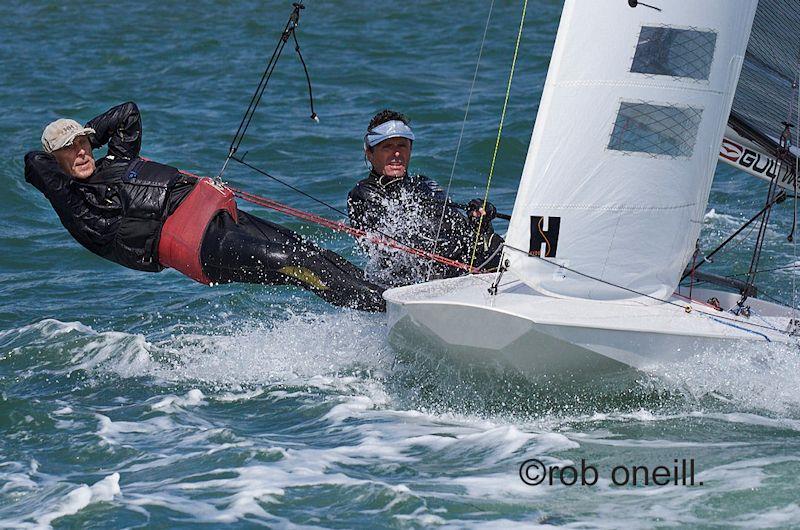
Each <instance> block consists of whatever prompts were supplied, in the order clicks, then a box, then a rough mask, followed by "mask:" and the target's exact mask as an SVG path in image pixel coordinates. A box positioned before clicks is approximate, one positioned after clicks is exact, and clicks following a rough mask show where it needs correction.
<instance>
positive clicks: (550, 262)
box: [503, 243, 785, 340]
mask: <svg viewBox="0 0 800 530" xmlns="http://www.w3.org/2000/svg"><path fill="white" fill-rule="evenodd" d="M503 246H504V247H505V248H507V249H509V250H513V251H516V252H521V253H523V254H525V255H527V256H530V257H532V258H536V259H538V260H540V261H543V262H545V263H548V264H550V265H552V266H553V267H557V268H558V269H563V270H565V271H568V272H572V273H574V274H577V275H578V276H582V277H584V278H587V279H589V280H594V281H596V282H600V283H602V284H605V285H608V286H610V287H615V288H617V289H621V290H623V291H627V292H629V293H632V294H635V295H638V296H641V297H643V298H648V299H650V300H654V301H656V302H662V303H664V304H669V305H671V306H674V307H678V308H680V309H682V310H683V311H685V312H686V313H690V312H691V313H694V312H697V313H699V314H701V315H703V316H706V317H712V318H715V319H720V320H727V321H730V322H735V323H736V324H739V325H746V326H753V327H756V328H762V329H769V330H770V331H777V332H779V333H785V332H784V331H783V330H780V329H778V328H775V327H772V326H765V325H760V324H754V323H752V322H743V321H742V320H741V319H736V318H730V317H726V316H724V315H718V314H711V313H705V312H703V311H700V310H694V309H692V307H691V306H685V305H681V304H679V303H677V302H673V301H671V300H666V299H663V298H659V297H657V296H653V295H650V294H647V293H643V292H640V291H637V290H636V289H631V288H630V287H625V286H624V285H619V284H616V283H614V282H610V281H608V280H604V279H602V278H598V277H597V276H592V275H591V274H587V273H585V272H580V271H578V270H575V269H572V268H570V267H567V266H566V265H563V264H561V263H556V262H554V261H550V260H549V259H547V258H544V257H542V256H536V255H534V254H531V253H530V252H528V251H526V250H522V249H520V248H516V247H512V246H511V245H509V244H508V243H505V244H504V245H503ZM748 331H749V330H748ZM767 340H769V339H767Z"/></svg>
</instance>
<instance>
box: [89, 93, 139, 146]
mask: <svg viewBox="0 0 800 530" xmlns="http://www.w3.org/2000/svg"><path fill="white" fill-rule="evenodd" d="M86 126H87V127H91V128H92V129H94V130H95V134H92V135H89V141H90V142H91V143H92V148H93V149H97V148H98V147H102V146H104V145H105V144H108V154H109V155H112V156H115V157H121V158H136V157H137V156H139V151H140V150H141V149H142V117H141V115H140V114H139V107H137V106H136V103H134V102H133V101H128V102H127V103H123V104H122V105H117V106H116V107H111V108H110V109H108V110H107V111H105V112H104V113H102V114H101V115H99V116H97V117H95V118H92V119H91V120H89V123H87V124H86Z"/></svg>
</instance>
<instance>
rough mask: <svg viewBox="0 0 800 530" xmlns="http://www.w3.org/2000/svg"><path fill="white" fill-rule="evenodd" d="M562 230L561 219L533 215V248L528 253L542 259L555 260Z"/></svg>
mask: <svg viewBox="0 0 800 530" xmlns="http://www.w3.org/2000/svg"><path fill="white" fill-rule="evenodd" d="M560 228H561V218H560V217H547V216H539V215H531V247H530V250H528V253H529V254H530V255H531V256H538V257H540V258H555V257H556V250H557V249H558V231H559V229H560Z"/></svg>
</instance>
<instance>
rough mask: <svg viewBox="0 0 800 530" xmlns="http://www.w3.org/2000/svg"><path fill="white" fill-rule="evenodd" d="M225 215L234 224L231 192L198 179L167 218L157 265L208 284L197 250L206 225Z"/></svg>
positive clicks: (236, 219) (159, 245) (234, 209)
mask: <svg viewBox="0 0 800 530" xmlns="http://www.w3.org/2000/svg"><path fill="white" fill-rule="evenodd" d="M222 211H225V212H228V213H229V214H230V215H231V217H233V220H234V221H236V222H238V217H237V215H236V200H235V199H234V195H233V191H231V190H230V189H229V188H227V187H225V186H222V185H219V184H216V183H214V181H213V180H211V179H210V178H202V179H200V180H199V181H198V182H197V184H196V185H195V187H194V189H192V191H191V192H190V193H189V195H188V196H187V197H186V199H184V200H183V202H182V203H181V204H180V205H179V206H178V208H177V209H176V210H175V212H174V213H173V214H172V215H170V216H169V217H167V220H166V222H165V223H164V227H163V228H162V229H161V239H160V241H159V243H158V260H159V262H161V265H163V266H165V267H171V268H173V269H175V270H177V271H179V272H182V273H183V274H185V275H186V276H188V277H189V278H192V279H193V280H195V281H198V282H200V283H204V284H206V285H208V284H210V283H211V280H210V279H209V278H208V276H206V274H205V273H204V272H203V264H202V262H201V260H200V247H201V246H202V244H203V237H204V236H205V234H206V230H207V229H208V225H209V224H210V223H211V220H212V219H213V218H214V217H215V216H216V215H217V214H218V213H219V212H222Z"/></svg>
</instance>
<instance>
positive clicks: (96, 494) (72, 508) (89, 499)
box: [35, 473, 122, 526]
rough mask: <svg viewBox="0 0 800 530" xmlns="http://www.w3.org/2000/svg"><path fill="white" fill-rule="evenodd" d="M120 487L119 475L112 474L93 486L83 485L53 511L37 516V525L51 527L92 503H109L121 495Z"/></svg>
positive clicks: (61, 501) (59, 502)
mask: <svg viewBox="0 0 800 530" xmlns="http://www.w3.org/2000/svg"><path fill="white" fill-rule="evenodd" d="M121 494H122V491H121V490H120V487H119V473H112V474H111V475H109V476H107V477H105V478H104V479H102V480H100V481H98V482H96V483H95V484H93V485H92V486H87V485H86V484H83V485H81V486H79V487H77V488H76V489H74V490H72V491H70V492H69V493H68V494H67V495H66V496H65V497H64V498H63V499H61V500H60V501H58V502H57V503H56V505H55V506H54V507H52V509H49V510H47V511H45V513H42V514H41V515H37V516H36V517H35V520H36V522H37V523H39V524H41V525H44V526H49V525H50V523H51V522H53V521H54V520H56V519H58V518H60V517H64V516H65V515H74V514H76V513H78V512H79V511H80V510H82V509H84V508H86V507H87V506H89V505H90V504H92V503H96V502H108V501H111V500H113V499H114V497H115V496H117V495H121Z"/></svg>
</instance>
